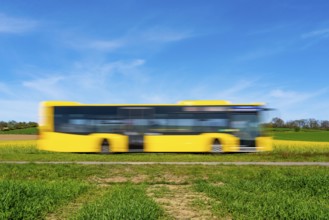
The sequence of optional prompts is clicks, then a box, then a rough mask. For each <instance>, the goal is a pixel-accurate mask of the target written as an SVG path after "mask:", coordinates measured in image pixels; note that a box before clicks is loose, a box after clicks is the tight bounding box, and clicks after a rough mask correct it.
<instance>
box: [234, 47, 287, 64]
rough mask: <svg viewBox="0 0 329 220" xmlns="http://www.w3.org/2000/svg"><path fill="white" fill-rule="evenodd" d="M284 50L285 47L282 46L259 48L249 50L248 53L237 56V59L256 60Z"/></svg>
mask: <svg viewBox="0 0 329 220" xmlns="http://www.w3.org/2000/svg"><path fill="white" fill-rule="evenodd" d="M283 51H284V49H283V48H282V47H276V48H266V49H258V50H253V51H250V52H247V53H246V54H243V55H241V56H239V57H237V60H238V61H250V60H256V59H260V58H264V57H269V56H273V55H276V54H278V53H281V52H283Z"/></svg>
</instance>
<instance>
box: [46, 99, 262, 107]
mask: <svg viewBox="0 0 329 220" xmlns="http://www.w3.org/2000/svg"><path fill="white" fill-rule="evenodd" d="M42 105H43V106H263V105H265V103H261V102H253V103H231V102H229V101H225V100H184V101H179V102H178V103H177V104H82V103H79V102H69V101H45V102H42Z"/></svg>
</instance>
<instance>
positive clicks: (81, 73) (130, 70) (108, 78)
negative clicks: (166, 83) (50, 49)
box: [22, 59, 145, 102]
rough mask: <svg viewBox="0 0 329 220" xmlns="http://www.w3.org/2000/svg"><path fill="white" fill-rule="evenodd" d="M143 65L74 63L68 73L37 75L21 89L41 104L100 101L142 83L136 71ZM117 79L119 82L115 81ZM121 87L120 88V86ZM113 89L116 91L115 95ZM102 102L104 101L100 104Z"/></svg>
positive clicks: (139, 62)
mask: <svg viewBox="0 0 329 220" xmlns="http://www.w3.org/2000/svg"><path fill="white" fill-rule="evenodd" d="M144 63H145V61H144V60H142V59H135V60H131V61H116V62H86V63H85V62H77V63H75V64H74V66H73V67H72V69H70V70H67V71H65V72H62V73H60V72H58V73H56V74H55V75H53V74H48V75H43V76H42V74H37V75H38V78H36V79H31V80H27V81H24V82H23V83H22V85H23V86H24V87H25V88H28V89H29V90H28V91H26V92H30V93H32V94H33V97H35V98H37V99H45V100H53V99H56V100H74V101H75V100H79V101H83V102H86V101H88V100H93V101H95V100H102V99H103V102H105V101H106V100H108V99H109V98H111V97H112V98H113V97H115V94H116V93H117V92H118V91H120V90H122V91H125V90H127V89H130V88H131V87H129V85H127V84H129V83H131V82H136V81H139V82H141V81H142V82H143V80H144V78H145V77H144V76H143V74H141V73H140V72H139V71H138V69H139V68H140V67H141V66H142V65H143V64H144ZM117 78H119V80H117ZM123 80H124V86H122V87H120V84H122V83H123ZM116 89H119V90H117V91H116ZM104 98H105V100H104Z"/></svg>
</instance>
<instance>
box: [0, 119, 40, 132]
mask: <svg viewBox="0 0 329 220" xmlns="http://www.w3.org/2000/svg"><path fill="white" fill-rule="evenodd" d="M32 127H38V123H36V122H32V121H29V122H17V121H14V120H12V121H7V122H6V121H0V131H9V130H15V129H22V128H32Z"/></svg>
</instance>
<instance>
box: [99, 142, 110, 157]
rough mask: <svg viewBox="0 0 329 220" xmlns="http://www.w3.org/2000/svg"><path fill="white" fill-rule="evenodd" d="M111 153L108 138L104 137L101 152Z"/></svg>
mask: <svg viewBox="0 0 329 220" xmlns="http://www.w3.org/2000/svg"><path fill="white" fill-rule="evenodd" d="M109 153H110V143H109V141H108V140H107V139H104V140H103V141H102V144H101V154H109Z"/></svg>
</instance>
